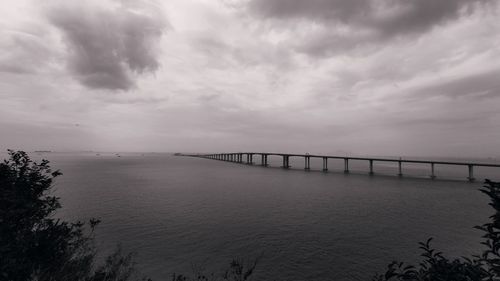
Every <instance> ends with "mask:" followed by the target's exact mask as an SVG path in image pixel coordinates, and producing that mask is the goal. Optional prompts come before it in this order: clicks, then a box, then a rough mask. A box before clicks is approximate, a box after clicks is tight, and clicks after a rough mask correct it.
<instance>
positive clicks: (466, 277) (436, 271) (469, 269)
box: [373, 180, 500, 281]
mask: <svg viewBox="0 0 500 281" xmlns="http://www.w3.org/2000/svg"><path fill="white" fill-rule="evenodd" d="M480 191H481V192H483V193H485V194H486V195H488V197H489V198H490V199H491V202H490V203H489V205H490V206H492V207H493V209H494V210H495V213H494V214H493V215H492V216H490V218H491V219H492V221H491V222H489V223H485V224H483V225H482V226H476V227H475V228H477V229H479V230H481V231H483V232H484V234H483V236H482V237H483V238H484V241H483V242H481V244H483V245H484V246H485V247H486V249H485V250H484V251H483V252H482V253H481V254H479V255H474V256H472V257H470V258H467V257H462V258H460V259H458V258H455V259H450V258H447V257H445V256H444V255H443V253H441V252H439V251H436V250H435V249H433V248H432V247H431V245H430V242H431V240H432V238H431V239H429V240H427V242H425V243H419V244H420V249H421V250H422V254H421V256H422V257H423V260H422V262H420V263H419V264H418V265H417V266H413V265H406V264H405V263H402V262H396V261H394V262H392V263H390V264H389V265H388V267H387V271H386V272H385V273H384V274H381V275H377V276H375V277H374V278H373V281H383V280H409V281H441V280H442V281H445V280H454V281H476V280H477V281H479V280H483V281H484V280H500V252H499V250H500V183H498V182H492V181H490V180H486V181H485V183H484V186H483V188H482V189H480Z"/></svg>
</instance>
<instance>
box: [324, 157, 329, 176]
mask: <svg viewBox="0 0 500 281" xmlns="http://www.w3.org/2000/svg"><path fill="white" fill-rule="evenodd" d="M327 171H328V158H327V157H323V172H327Z"/></svg>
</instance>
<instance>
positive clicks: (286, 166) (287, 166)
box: [283, 155, 290, 169]
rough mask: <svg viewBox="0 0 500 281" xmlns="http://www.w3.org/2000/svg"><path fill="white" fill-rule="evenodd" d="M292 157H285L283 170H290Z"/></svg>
mask: <svg viewBox="0 0 500 281" xmlns="http://www.w3.org/2000/svg"><path fill="white" fill-rule="evenodd" d="M289 160H290V156H288V155H283V168H285V169H288V168H290V162H289Z"/></svg>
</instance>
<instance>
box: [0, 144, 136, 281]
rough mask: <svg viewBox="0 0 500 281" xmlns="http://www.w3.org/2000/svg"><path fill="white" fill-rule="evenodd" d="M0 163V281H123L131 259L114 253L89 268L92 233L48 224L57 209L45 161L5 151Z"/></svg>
mask: <svg viewBox="0 0 500 281" xmlns="http://www.w3.org/2000/svg"><path fill="white" fill-rule="evenodd" d="M9 156H10V159H8V160H5V161H4V162H3V163H0V280H9V281H26V280H38V281H45V280H47V281H49V280H50V281H58V280H76V281H79V280H82V281H90V280H95V281H105V280H106V281H107V280H109V281H112V280H117V281H118V280H119V281H126V280H129V279H130V278H131V276H132V273H133V272H134V264H133V259H132V256H131V255H130V254H127V255H124V254H122V252H121V251H120V250H119V249H118V250H117V251H116V252H115V253H114V254H113V255H111V256H109V257H108V258H107V259H106V262H105V263H104V264H103V265H100V266H98V265H96V264H95V254H96V250H95V247H94V244H93V241H94V235H93V232H94V228H95V227H96V225H97V224H98V223H99V220H96V219H91V220H90V221H88V222H87V223H84V222H81V221H77V222H66V221H63V220H61V219H55V218H53V214H54V212H55V211H56V210H57V209H59V208H61V204H60V203H59V198H57V197H56V196H54V195H51V187H52V183H53V181H54V179H55V178H56V177H58V176H60V175H61V172H60V171H58V170H56V171H53V170H52V169H51V168H50V166H49V161H47V160H42V161H41V163H36V162H33V161H31V159H30V158H29V157H28V155H27V154H26V153H25V152H23V151H12V150H9Z"/></svg>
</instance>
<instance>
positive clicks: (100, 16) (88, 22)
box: [48, 2, 167, 90]
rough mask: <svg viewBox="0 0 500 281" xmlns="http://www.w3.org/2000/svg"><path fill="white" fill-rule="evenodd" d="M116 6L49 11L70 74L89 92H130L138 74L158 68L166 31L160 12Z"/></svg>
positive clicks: (65, 7) (60, 8)
mask: <svg viewBox="0 0 500 281" xmlns="http://www.w3.org/2000/svg"><path fill="white" fill-rule="evenodd" d="M141 3H142V2H141ZM114 4H117V6H116V7H114V8H104V7H100V6H96V5H94V6H92V5H84V6H82V5H62V6H58V7H52V8H51V9H49V11H48V17H49V20H50V22H51V23H52V24H53V25H54V26H56V27H57V28H58V29H60V30H61V31H62V33H63V40H64V42H65V44H66V45H67V47H68V51H69V54H68V68H69V70H70V71H71V72H72V74H73V75H74V76H75V78H76V79H78V81H80V82H81V83H82V84H83V85H85V86H87V87H89V88H93V89H111V90H118V89H120V90H128V89H130V88H132V87H134V86H135V81H134V78H135V76H136V75H138V74H142V73H145V72H154V71H156V70H157V69H158V67H159V63H158V61H157V57H156V56H157V51H156V46H157V44H158V41H159V39H160V37H161V35H162V33H163V32H164V30H165V29H166V27H167V23H166V21H165V19H164V18H163V17H162V15H161V13H159V12H158V11H156V10H154V7H151V6H150V5H147V4H143V5H142V6H141V5H138V4H137V3H135V5H134V6H131V5H127V4H125V2H116V3H114Z"/></svg>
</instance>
